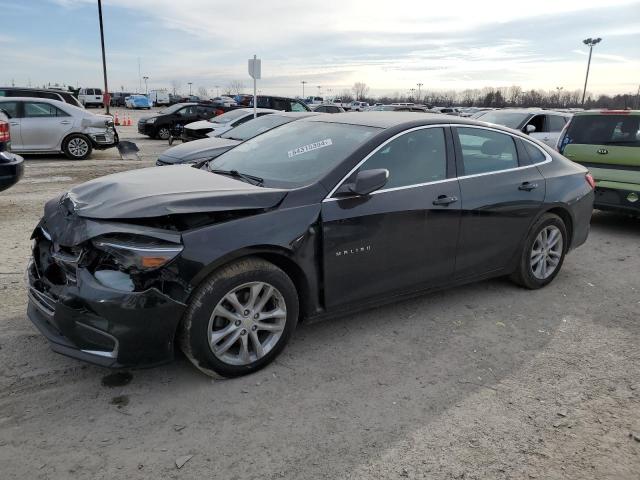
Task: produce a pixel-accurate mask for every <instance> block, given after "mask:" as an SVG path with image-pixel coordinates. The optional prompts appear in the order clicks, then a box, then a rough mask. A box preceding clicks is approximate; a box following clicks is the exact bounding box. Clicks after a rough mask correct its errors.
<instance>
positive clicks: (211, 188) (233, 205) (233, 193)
mask: <svg viewBox="0 0 640 480" xmlns="http://www.w3.org/2000/svg"><path fill="white" fill-rule="evenodd" d="M286 194H287V190H280V189H273V188H263V187H258V186H255V185H251V184H249V183H246V182H243V181H241V180H236V179H234V178H230V177H227V176H224V175H217V174H214V173H211V172H208V171H206V170H200V169H197V168H192V167H189V166H185V165H177V166H166V167H162V168H159V167H153V168H143V169H139V170H132V171H128V172H121V173H115V174H113V175H107V176H106V177H101V178H97V179H95V180H91V181H89V182H86V183H82V184H80V185H78V186H76V187H74V188H73V189H71V190H70V191H69V193H68V194H67V195H68V196H69V199H70V200H71V201H72V202H73V204H74V207H73V208H74V211H75V213H76V214H77V215H78V216H80V217H84V218H94V219H125V218H149V217H160V216H164V215H175V214H182V213H196V212H217V211H229V210H244V209H261V208H270V207H274V206H276V205H277V204H278V203H280V201H282V199H283V198H284V197H285V196H286Z"/></svg>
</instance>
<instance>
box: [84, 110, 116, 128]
mask: <svg viewBox="0 0 640 480" xmlns="http://www.w3.org/2000/svg"><path fill="white" fill-rule="evenodd" d="M81 122H82V124H81V125H82V126H83V127H95V128H104V127H106V126H107V123H110V122H113V118H112V117H110V116H108V115H96V114H93V113H92V114H89V115H85V116H83V117H82V120H81Z"/></svg>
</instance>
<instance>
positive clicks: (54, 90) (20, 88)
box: [0, 87, 73, 94]
mask: <svg viewBox="0 0 640 480" xmlns="http://www.w3.org/2000/svg"><path fill="white" fill-rule="evenodd" d="M0 90H26V91H28V92H55V93H69V94H72V93H73V92H70V91H69V90H60V89H58V88H33V87H0Z"/></svg>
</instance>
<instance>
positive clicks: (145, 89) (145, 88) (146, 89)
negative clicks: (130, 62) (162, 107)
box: [142, 76, 149, 95]
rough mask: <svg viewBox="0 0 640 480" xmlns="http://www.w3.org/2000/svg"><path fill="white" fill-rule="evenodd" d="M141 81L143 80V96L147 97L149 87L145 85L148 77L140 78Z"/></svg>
mask: <svg viewBox="0 0 640 480" xmlns="http://www.w3.org/2000/svg"><path fill="white" fill-rule="evenodd" d="M142 79H143V80H144V94H145V95H148V94H149V86H148V85H147V80H149V77H146V76H145V77H142Z"/></svg>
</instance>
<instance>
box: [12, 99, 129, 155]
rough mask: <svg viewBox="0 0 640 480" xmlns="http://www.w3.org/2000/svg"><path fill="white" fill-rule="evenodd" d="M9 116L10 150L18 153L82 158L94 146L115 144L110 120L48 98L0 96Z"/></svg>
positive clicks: (100, 148)
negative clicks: (59, 154) (56, 154)
mask: <svg viewBox="0 0 640 480" xmlns="http://www.w3.org/2000/svg"><path fill="white" fill-rule="evenodd" d="M0 109H2V110H4V112H5V113H6V114H7V115H8V116H9V123H10V125H11V150H12V151H14V152H18V153H64V154H65V155H66V156H67V157H68V158H70V159H72V160H84V159H85V158H87V157H88V156H89V155H90V154H91V151H92V150H93V149H94V148H95V149H98V150H104V149H107V148H111V147H114V146H116V145H117V143H118V134H117V133H116V131H115V128H114V126H113V119H112V118H111V117H109V116H107V115H96V114H93V113H91V112H88V111H86V110H84V109H82V108H78V107H74V106H73V105H69V104H68V103H64V102H60V101H58V100H51V99H48V98H30V97H8V98H0Z"/></svg>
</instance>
